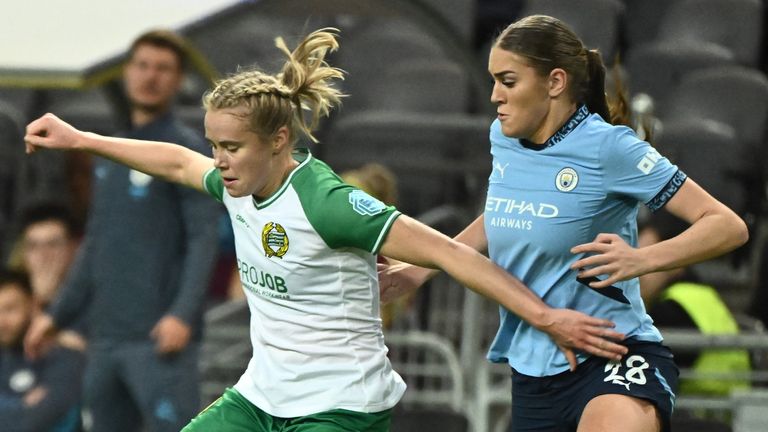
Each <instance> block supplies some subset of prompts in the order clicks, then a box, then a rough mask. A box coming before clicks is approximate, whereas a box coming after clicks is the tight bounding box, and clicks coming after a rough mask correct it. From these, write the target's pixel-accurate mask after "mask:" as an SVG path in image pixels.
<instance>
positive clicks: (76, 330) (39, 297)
mask: <svg viewBox="0 0 768 432" xmlns="http://www.w3.org/2000/svg"><path fill="white" fill-rule="evenodd" d="M18 224H19V236H18V240H17V241H16V246H15V248H14V254H13V256H12V257H11V259H10V261H9V266H10V267H11V268H12V269H16V270H19V271H22V272H24V273H26V274H27V275H28V276H29V282H30V285H31V286H32V293H33V294H34V300H35V312H36V313H39V312H45V311H46V310H47V309H48V307H49V306H50V305H51V303H52V302H53V301H54V300H55V299H56V297H57V295H58V294H59V288H61V285H62V283H63V282H64V278H65V277H66V276H67V273H68V272H69V269H70V268H71V267H72V264H73V262H74V260H75V256H76V254H77V250H78V248H79V246H80V238H81V236H82V232H81V229H80V225H79V224H78V223H77V221H76V220H75V218H74V215H73V214H72V212H70V210H69V209H68V208H67V206H66V205H64V204H63V203H57V202H48V201H43V202H39V203H35V204H33V205H30V206H28V207H26V208H25V209H24V211H23V212H22V213H21V216H20V219H19V222H18ZM84 335H85V316H83V318H82V319H79V320H78V321H77V322H76V323H75V324H73V325H72V326H71V327H70V328H67V329H66V330H64V331H61V332H60V333H59V334H58V339H59V343H61V344H63V345H66V346H68V347H69V348H72V349H76V350H80V351H82V350H85V344H86V342H85V338H84Z"/></svg>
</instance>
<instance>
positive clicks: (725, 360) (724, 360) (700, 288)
mask: <svg viewBox="0 0 768 432" xmlns="http://www.w3.org/2000/svg"><path fill="white" fill-rule="evenodd" d="M686 226H687V225H686V224H685V222H683V221H682V220H680V219H677V218H675V217H674V216H672V215H671V214H668V213H664V212H659V213H656V214H653V215H652V216H650V218H649V220H648V221H647V222H646V223H645V224H644V226H642V227H641V229H640V231H639V235H638V246H639V247H644V246H648V245H652V244H655V243H658V242H661V241H664V240H666V239H669V238H672V237H674V236H676V235H678V234H679V233H681V232H683V231H684V230H685V228H686ZM640 291H641V294H642V297H643V301H644V302H645V305H646V309H647V310H648V314H649V315H650V316H651V318H653V322H654V324H655V325H656V326H657V327H658V328H660V329H662V333H663V329H664V328H677V329H697V330H699V331H700V332H701V333H703V334H736V333H738V332H739V327H738V324H737V322H736V319H735V318H734V316H733V314H732V313H731V311H730V310H729V309H728V306H726V304H725V303H724V302H723V300H722V298H721V297H720V295H719V294H718V293H717V290H716V289H715V288H714V287H712V286H710V285H707V284H705V283H702V282H701V281H699V279H698V278H697V277H696V275H695V274H694V272H693V271H692V269H690V268H679V269H674V270H668V271H662V272H656V273H649V274H647V275H645V276H640ZM675 362H676V363H677V364H678V366H679V367H680V368H682V369H693V370H694V371H695V372H696V373H732V372H748V371H749V370H750V358H749V353H748V352H747V351H746V350H703V351H701V352H692V351H688V352H686V351H677V350H676V351H675ZM748 387H749V383H748V382H747V381H746V380H723V379H719V380H718V379H683V380H681V381H680V393H681V394H684V395H709V396H723V395H728V394H729V393H730V392H731V391H732V390H733V389H736V388H748Z"/></svg>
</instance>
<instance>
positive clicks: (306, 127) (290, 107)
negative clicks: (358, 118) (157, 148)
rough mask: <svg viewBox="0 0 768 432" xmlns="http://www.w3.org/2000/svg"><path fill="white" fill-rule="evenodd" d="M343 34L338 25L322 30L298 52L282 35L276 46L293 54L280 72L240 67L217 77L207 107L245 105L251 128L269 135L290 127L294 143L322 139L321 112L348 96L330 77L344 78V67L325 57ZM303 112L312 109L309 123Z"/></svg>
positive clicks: (336, 47)
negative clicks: (332, 64) (318, 129)
mask: <svg viewBox="0 0 768 432" xmlns="http://www.w3.org/2000/svg"><path fill="white" fill-rule="evenodd" d="M337 33H338V30H337V29H335V28H323V29H320V30H316V31H314V32H312V33H310V34H309V35H308V36H307V37H306V38H304V40H303V41H302V42H301V43H300V44H299V46H297V47H296V49H295V50H293V52H291V51H290V50H289V49H288V46H287V45H286V44H285V41H284V40H283V38H282V37H278V38H276V39H275V45H276V46H277V48H278V49H279V50H280V51H282V52H283V53H284V54H285V55H286V56H287V57H288V59H287V61H286V62H285V65H284V66H283V69H282V71H280V73H278V74H276V75H270V74H267V73H264V72H262V71H259V70H248V71H242V72H239V73H237V74H235V75H233V76H231V77H228V78H225V79H223V80H221V81H219V82H217V83H216V85H215V87H214V89H213V90H211V91H209V92H207V93H206V94H205V95H204V96H203V106H204V107H205V109H206V110H207V111H212V110H217V109H223V108H235V107H245V108H246V109H247V110H248V114H247V117H248V118H249V123H250V127H251V130H252V131H253V132H254V133H256V134H257V135H259V137H260V138H262V139H264V140H267V139H269V138H270V137H272V136H273V135H274V134H275V133H276V132H277V131H278V129H280V128H281V127H283V126H287V127H288V130H289V131H290V136H291V138H290V139H291V144H294V143H295V142H296V141H297V140H298V139H299V136H300V135H304V136H305V137H307V138H308V139H310V140H312V141H313V142H317V139H316V138H315V137H314V135H312V131H314V130H315V128H316V127H317V124H318V122H319V121H320V117H321V116H328V114H329V113H330V110H331V108H333V107H334V106H335V105H338V104H339V103H340V102H341V97H343V96H344V95H342V94H341V92H340V91H339V90H338V89H336V88H334V87H333V86H332V85H331V82H330V81H331V80H333V79H344V75H343V74H344V72H343V71H342V70H341V69H337V68H334V67H330V66H329V65H328V63H326V62H325V56H326V54H328V53H329V52H332V51H335V50H337V49H338V48H339V43H338V41H337V40H336V37H337ZM303 111H309V112H310V116H309V118H310V119H311V120H310V122H309V124H307V121H306V120H305V118H304V113H303Z"/></svg>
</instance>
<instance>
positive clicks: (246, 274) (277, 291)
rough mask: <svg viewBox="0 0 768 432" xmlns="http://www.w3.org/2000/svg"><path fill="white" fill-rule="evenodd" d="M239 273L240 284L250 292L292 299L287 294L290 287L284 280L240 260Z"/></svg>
mask: <svg viewBox="0 0 768 432" xmlns="http://www.w3.org/2000/svg"><path fill="white" fill-rule="evenodd" d="M237 271H238V272H239V273H240V282H242V283H243V286H244V287H245V288H246V289H247V290H248V291H251V292H253V293H256V294H260V295H265V296H268V297H278V298H290V297H289V296H288V295H287V294H286V293H287V292H288V286H287V285H286V283H285V279H284V278H282V277H280V276H276V275H272V274H270V273H267V272H265V271H263V270H259V269H257V268H256V267H254V266H252V265H251V264H249V263H247V262H245V261H241V260H239V259H238V260H237ZM261 288H266V289H261Z"/></svg>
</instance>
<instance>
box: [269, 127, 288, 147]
mask: <svg viewBox="0 0 768 432" xmlns="http://www.w3.org/2000/svg"><path fill="white" fill-rule="evenodd" d="M290 138H291V132H290V131H289V130H288V127H287V126H281V127H280V129H278V130H277V132H275V134H274V135H272V142H271V144H272V154H278V153H280V152H282V151H283V149H285V147H286V146H288V145H289V144H290V142H291V139H290Z"/></svg>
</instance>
